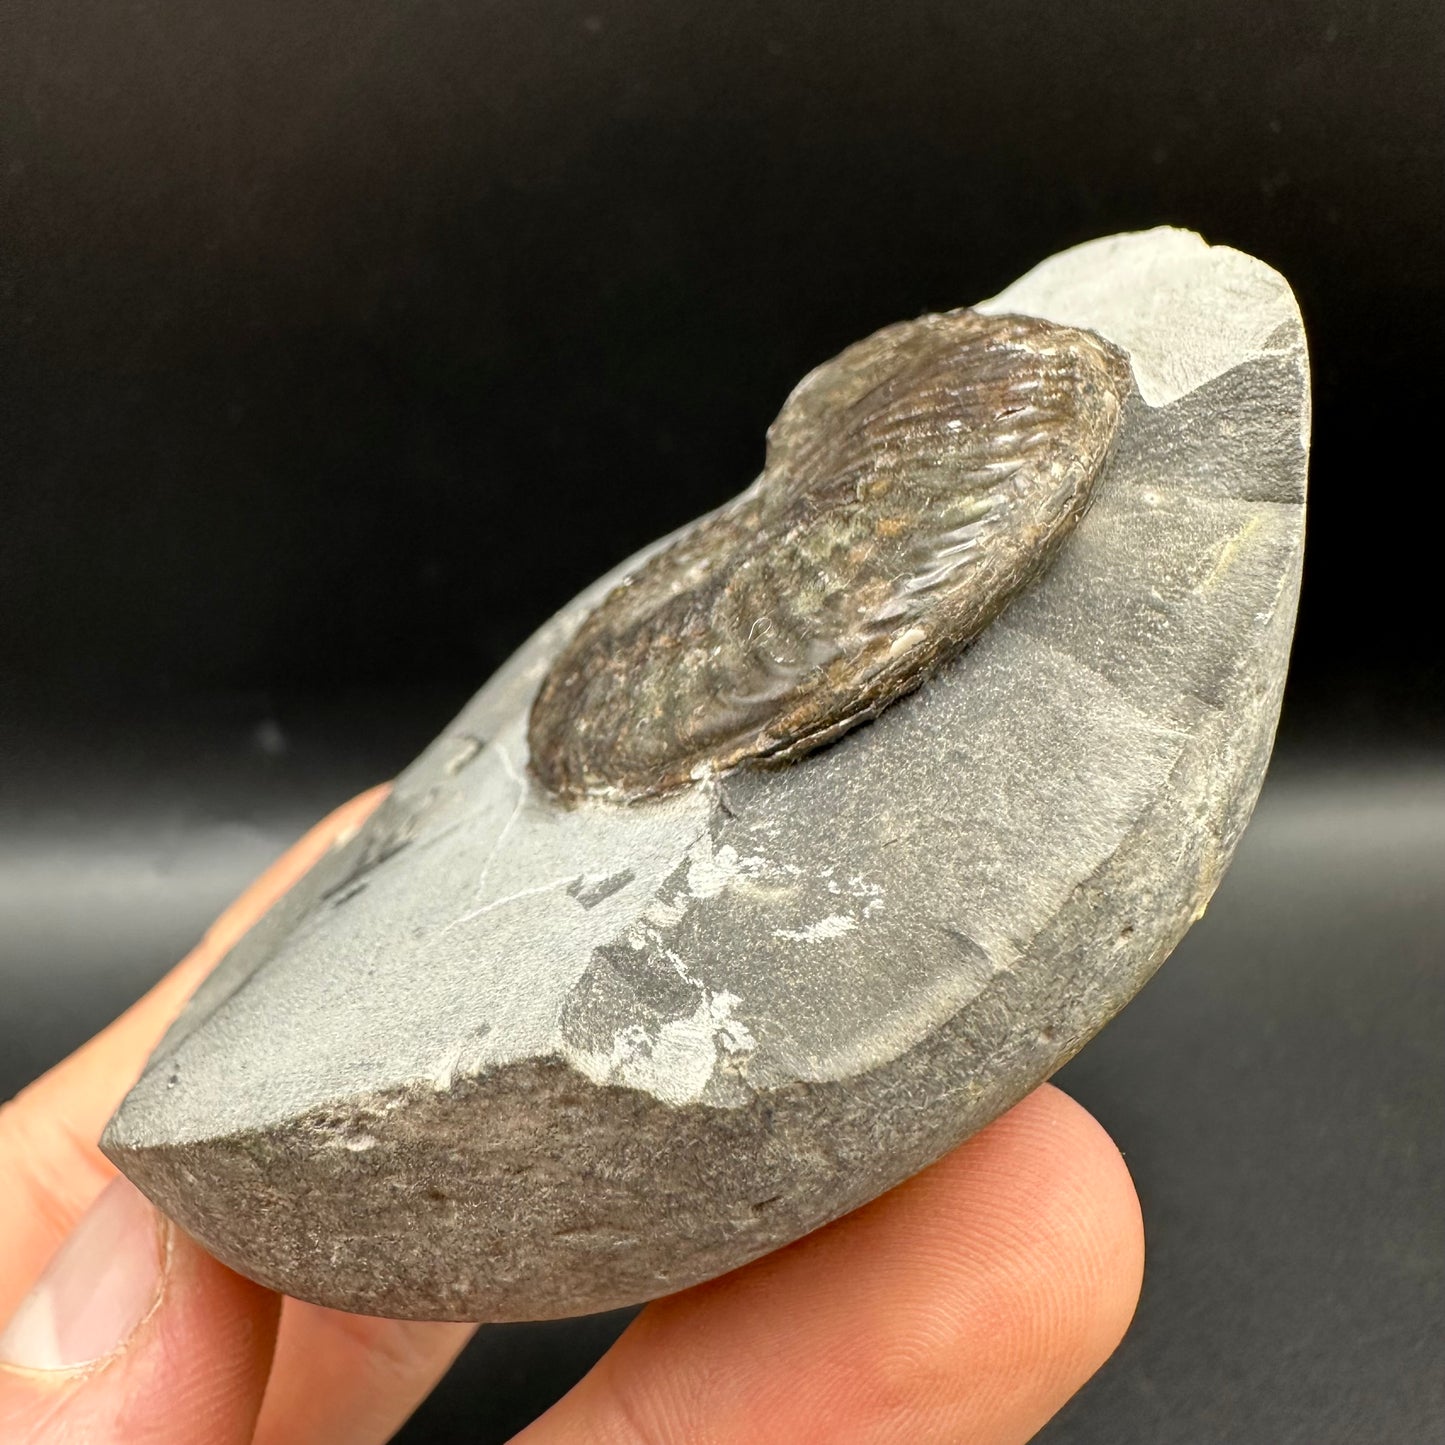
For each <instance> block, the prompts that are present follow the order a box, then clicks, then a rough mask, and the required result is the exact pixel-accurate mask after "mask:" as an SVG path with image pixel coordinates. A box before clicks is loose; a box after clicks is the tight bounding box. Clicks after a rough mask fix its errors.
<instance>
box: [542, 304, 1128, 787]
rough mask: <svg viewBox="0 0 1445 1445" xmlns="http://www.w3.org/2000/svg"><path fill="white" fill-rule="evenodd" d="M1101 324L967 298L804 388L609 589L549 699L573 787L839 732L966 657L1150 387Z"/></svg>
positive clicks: (546, 751)
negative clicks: (1132, 404)
mask: <svg viewBox="0 0 1445 1445" xmlns="http://www.w3.org/2000/svg"><path fill="white" fill-rule="evenodd" d="M1130 384H1131V383H1130V373H1129V364H1128V361H1127V360H1126V359H1125V357H1124V356H1123V354H1122V353H1121V352H1120V351H1118V350H1117V349H1116V348H1115V347H1113V346H1111V345H1110V344H1109V343H1108V342H1105V341H1103V340H1101V339H1100V338H1099V337H1097V336H1095V335H1093V334H1092V333H1090V332H1086V331H1080V330H1076V329H1074V328H1073V327H1068V326H1058V325H1054V324H1052V323H1050V322H1047V321H1041V320H1037V319H1034V318H1031V317H1021V316H984V315H981V314H979V313H978V312H974V311H953V312H949V313H948V314H946V315H941V316H924V317H921V318H920V319H918V320H916V321H908V322H903V323H901V324H900V325H896V326H890V327H888V328H886V329H885V330H883V331H879V332H877V333H876V334H875V335H873V336H870V337H868V338H867V339H866V340H864V341H860V342H858V343H857V344H856V345H854V346H850V347H849V348H848V349H847V350H846V351H844V352H843V353H842V354H841V355H839V356H837V357H835V358H834V359H833V360H832V361H830V362H827V363H826V364H825V365H823V366H821V367H819V368H818V369H817V370H816V371H814V372H812V373H811V374H810V375H809V376H808V377H806V378H805V379H804V380H803V382H802V383H801V384H800V385H799V386H798V387H797V389H796V390H795V391H794V392H793V394H792V396H791V397H789V399H788V401H787V404H786V405H785V406H784V407H783V410H782V412H781V414H780V415H779V416H778V419H777V420H776V421H775V422H774V423H773V425H772V427H771V429H770V430H769V433H768V454H767V465H766V467H765V469H764V471H763V474H762V476H761V477H760V478H759V479H758V481H757V482H756V483H755V484H754V486H753V487H751V488H750V489H749V490H748V491H747V492H745V493H744V494H743V495H742V496H741V497H739V498H738V499H737V500H736V501H734V502H733V503H731V504H730V505H728V506H727V507H724V508H723V509H722V510H721V511H718V512H715V513H713V514H712V515H711V516H710V517H707V518H705V519H703V520H702V521H701V522H699V523H697V524H696V525H695V526H693V527H691V528H689V529H688V531H687V532H686V533H684V534H683V535H682V536H681V537H679V538H678V539H677V540H676V541H675V542H674V543H673V544H672V545H671V546H670V547H668V548H666V549H665V550H664V551H662V552H661V553H659V554H658V555H656V556H654V557H653V558H652V559H651V560H649V561H648V562H647V563H645V564H644V565H643V566H642V567H641V568H640V569H639V570H638V571H637V572H636V573H635V574H633V575H632V576H631V577H629V578H628V579H627V580H626V581H624V582H623V583H622V584H621V585H620V586H618V587H616V588H614V589H613V591H612V592H611V593H610V594H609V595H608V596H607V597H606V598H605V599H604V600H603V602H602V603H601V604H600V605H599V606H598V607H597V608H596V610H595V611H593V612H592V613H591V615H590V616H589V617H588V618H587V619H586V620H585V621H584V622H583V624H582V627H581V629H580V630H579V631H578V633H577V634H576V636H575V637H574V638H573V640H572V641H571V643H570V645H569V646H567V647H566V648H565V649H564V650H563V651H562V653H561V655H560V656H559V657H558V658H557V661H556V662H555V664H554V665H553V667H552V668H551V670H550V672H549V673H548V676H547V678H546V680H545V681H544V683H543V685H542V687H541V689H540V690H539V692H538V694H537V698H536V702H535V705H534V706H533V709H532V715H531V727H530V743H531V758H532V766H533V769H534V771H535V772H536V774H537V776H538V777H539V778H540V780H541V781H542V782H543V783H544V784H545V785H546V786H547V787H548V788H549V789H550V790H551V791H552V792H553V793H554V794H557V795H559V796H560V797H563V798H568V799H577V798H582V797H585V796H589V795H601V796H611V797H619V798H636V797H643V796H648V795H652V794H657V793H663V792H669V791H672V790H674V789H676V788H678V787H681V786H683V785H684V784H686V783H687V782H689V781H690V780H692V779H694V778H697V777H700V776H704V775H707V774H709V773H716V772H724V771H727V770H729V769H731V768H735V767H737V766H739V765H740V764H743V763H747V762H783V761H787V760H790V759H792V758H795V757H797V756H799V755H800V754H803V753H806V752H808V751H810V750H811V749H813V748H816V747H819V746H820V745H822V744H824V743H827V742H829V741H831V740H832V739H834V738H836V737H837V736H838V735H839V734H841V733H842V732H844V731H846V730H847V729H848V728H850V727H853V726H854V725H856V724H857V723H860V722H863V721H865V720H866V719H868V718H871V717H873V716H875V715H876V714H877V713H878V712H879V711H880V710H881V709H882V708H884V707H886V706H887V705H888V704H889V703H890V702H892V701H893V700H894V699H895V698H897V697H899V696H901V695H902V694H904V693H906V692H909V691H911V690H912V689H913V688H915V687H917V686H918V685H919V684H920V683H921V682H922V681H923V680H924V678H926V677H927V676H928V674H929V672H930V671H931V670H932V669H933V668H935V667H936V666H937V665H938V664H939V663H940V662H942V661H944V660H946V659H947V658H949V657H951V656H953V655H954V654H956V653H957V652H958V651H960V650H961V649H962V648H964V647H966V646H967V645H968V644H969V643H970V642H971V641H972V640H973V639H974V638H975V637H976V636H977V635H978V634H979V632H980V631H982V629H983V628H984V627H986V626H987V625H988V624H989V623H990V622H991V621H992V620H993V619H994V617H996V616H997V615H998V613H999V612H1000V611H1001V610H1002V609H1003V608H1004V607H1005V606H1006V605H1007V604H1008V602H1009V601H1010V600H1011V599H1012V598H1013V597H1014V596H1015V595H1016V594H1017V593H1018V592H1019V591H1020V589H1022V588H1023V587H1025V586H1026V585H1027V584H1028V583H1029V582H1030V581H1031V580H1032V579H1033V578H1034V577H1035V576H1036V575H1037V574H1038V573H1039V572H1040V571H1041V570H1042V569H1043V568H1044V567H1045V566H1046V565H1047V563H1048V561H1049V559H1050V558H1051V557H1052V556H1053V554H1054V552H1055V551H1056V550H1057V548H1058V546H1059V544H1060V543H1061V542H1062V541H1063V539H1064V538H1065V537H1066V536H1067V535H1068V533H1069V531H1070V530H1071V529H1072V528H1073V525H1074V523H1075V522H1076V521H1077V520H1078V519H1079V517H1080V515H1082V513H1083V511H1084V509H1085V508H1086V507H1087V505H1088V503H1089V499H1090V496H1091V494H1092V491H1093V486H1094V483H1095V481H1096V479H1097V478H1098V476H1099V473H1100V471H1101V469H1102V467H1103V464H1104V462H1105V460H1106V459H1107V457H1108V455H1109V452H1110V449H1111V448H1112V446H1113V442H1114V438H1115V434H1116V432H1117V429H1118V425H1119V416H1120V411H1121V408H1122V405H1123V401H1124V398H1125V396H1126V395H1127V393H1128V390H1129V387H1130Z"/></svg>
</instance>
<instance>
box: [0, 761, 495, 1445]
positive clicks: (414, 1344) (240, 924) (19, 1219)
mask: <svg viewBox="0 0 1445 1445" xmlns="http://www.w3.org/2000/svg"><path fill="white" fill-rule="evenodd" d="M386 791H387V790H386V789H385V788H384V787H383V788H375V789H372V790H371V791H370V792H368V793H365V794H363V795H362V796H360V797H358V798H356V799H353V800H352V802H350V803H348V804H346V805H345V806H344V807H342V808H340V809H338V810H337V811H336V812H334V813H333V814H331V816H330V817H328V818H327V819H326V820H325V821H323V822H322V823H320V824H318V825H317V826H316V827H315V828H313V829H312V830H311V832H309V833H308V834H307V835H306V836H305V837H304V838H303V839H302V840H301V841H300V842H299V843H297V844H296V845H295V847H293V848H292V849H291V850H290V851H289V852H288V853H286V855H285V856H284V857H282V858H281V859H279V860H278V861H277V862H276V863H275V864H273V865H272V867H271V868H270V869H268V870H267V872H266V873H265V874H263V875H262V877H261V878H259V879H258V880H257V881H256V882H255V883H254V884H252V886H251V887H250V888H249V889H248V890H247V891H246V892H245V893H244V894H243V895H242V896H241V897H240V898H239V899H237V901H236V902H235V903H234V904H233V905H232V906H231V907H230V908H229V909H227V910H226V912H225V913H224V914H222V916H221V917H220V918H219V919H218V920H217V921H216V923H215V924H214V925H213V926H212V928H211V929H210V930H209V932H208V933H207V934H206V937H205V939H204V940H203V941H202V942H201V944H200V945H199V946H198V947H197V948H196V949H195V950H194V951H193V952H192V953H191V954H190V956H189V957H187V958H186V959H185V960H184V961H183V962H182V963H181V964H179V965H178V966H177V967H176V968H175V969H174V970H173V971H172V972H171V973H170V974H169V975H167V977H166V978H164V979H162V980H161V982H160V983H158V984H157V985H156V986H155V988H153V989H152V990H151V991H150V993H148V994H147V995H146V996H145V997H144V998H143V999H142V1000H141V1001H140V1002H139V1003H137V1004H136V1005H135V1006H134V1007H132V1008H131V1009H130V1010H129V1011H127V1012H126V1013H125V1014H124V1015H122V1016H121V1018H119V1019H117V1020H116V1022H115V1023H113V1024H112V1025H111V1026H110V1027H109V1028H107V1029H106V1030H105V1031H104V1032H103V1033H101V1034H99V1035H97V1036H96V1037H95V1038H94V1039H92V1040H91V1041H90V1042H89V1043H88V1044H86V1045H85V1046H84V1047H83V1048H81V1049H80V1050H78V1051H77V1052H76V1053H75V1054H73V1055H71V1056H70V1058H68V1059H66V1060H65V1061H64V1062H63V1063H61V1064H59V1065H57V1066H56V1067H55V1068H54V1069H52V1070H51V1071H50V1072H49V1073H48V1074H46V1075H45V1076H44V1077H43V1078H42V1079H40V1080H39V1081H37V1082H36V1083H35V1084H33V1085H31V1086H30V1088H29V1089H27V1090H25V1091H24V1093H22V1094H21V1095H19V1096H18V1097H17V1098H16V1099H15V1100H13V1101H12V1102H11V1103H10V1104H9V1105H7V1106H6V1107H5V1108H4V1109H3V1110H0V1177H3V1178H4V1179H5V1180H6V1186H7V1187H6V1189H5V1190H3V1191H0V1239H3V1240H4V1241H5V1249H4V1250H0V1321H3V1320H4V1319H5V1318H7V1317H8V1315H9V1314H10V1312H11V1310H12V1309H14V1308H15V1306H16V1304H17V1303H18V1302H19V1300H20V1297H21V1296H22V1294H23V1293H24V1292H25V1290H26V1289H27V1288H28V1287H29V1286H30V1284H31V1283H32V1282H33V1281H34V1280H35V1278H36V1277H37V1276H38V1275H39V1274H40V1272H41V1270H42V1269H43V1268H44V1267H45V1263H46V1261H47V1260H48V1259H49V1258H50V1257H51V1256H52V1254H54V1252H55V1250H56V1249H57V1248H58V1247H59V1246H60V1244H61V1242H62V1241H63V1240H64V1239H65V1238H66V1236H67V1235H68V1234H69V1233H70V1231H71V1229H72V1228H73V1227H74V1225H75V1223H76V1221H77V1220H78V1219H79V1218H80V1217H81V1216H82V1214H84V1212H85V1210H86V1209H87V1207H88V1206H89V1205H90V1204H91V1203H92V1201H93V1200H94V1199H95V1198H96V1196H97V1195H98V1194H99V1193H100V1192H101V1190H102V1189H103V1188H104V1187H105V1185H106V1184H107V1182H108V1181H109V1180H110V1179H111V1178H112V1177H113V1176H114V1172H115V1171H114V1168H113V1167H112V1166H111V1164H110V1163H109V1161H108V1160H106V1159H105V1158H104V1156H103V1155H101V1153H100V1151H99V1150H98V1149H97V1148H96V1147H95V1140H96V1139H97V1138H98V1137H99V1135H100V1132H101V1130H102V1129H103V1127H104V1125H105V1121H106V1120H107V1119H108V1118H109V1117H110V1115H111V1114H112V1113H113V1112H114V1109H115V1107H116V1105H117V1104H118V1103H119V1102H120V1099H121V1096H122V1095H123V1094H124V1093H125V1091H126V1089H128V1088H129V1087H130V1084H131V1082H132V1081H133V1080H134V1079H135V1077H136V1075H137V1074H138V1073H139V1071H140V1069H141V1066H142V1065H143V1064H144V1062H145V1059H146V1056H147V1055H148V1054H149V1053H150V1051H151V1049H152V1048H153V1047H154V1046H155V1044H156V1043H157V1042H158V1040H159V1038H160V1036H161V1034H162V1033H163V1032H164V1030H165V1028H166V1026H167V1025H168V1024H169V1023H170V1021H171V1020H172V1019H173V1018H174V1017H175V1015H176V1014H177V1013H178V1012H179V1010H180V1007H181V1005H182V1004H183V1003H184V1001H185V999H186V998H187V997H188V996H189V995H190V993H191V992H192V990H193V989H194V988H195V986H196V984H197V983H199V982H200V980H201V979H202V978H203V977H204V976H205V974H206V973H207V972H209V970H210V969H211V968H212V967H214V966H215V964H216V962H217V961H218V960H219V959H220V958H221V957H222V956H223V955H224V954H225V953H226V951H227V950H228V949H229V948H230V947H231V945H232V944H233V943H234V942H235V941H236V940H237V939H238V938H239V937H240V936H241V935H242V934H243V933H244V932H245V931H246V930H247V929H248V928H249V927H250V926H251V924H252V923H254V922H255V921H256V919H257V918H259V917H260V916H261V914H263V913H264V912H265V911H266V910H267V909H268V908H270V906H271V905H272V904H273V903H274V902H275V901H276V900H277V899H278V898H279V897H280V896H281V895H282V894H283V893H284V892H285V891H286V890H287V889H288V888H289V887H290V886H291V885H292V884H293V883H294V882H295V881H296V880H297V879H298V878H300V877H301V876H302V875H303V874H304V873H305V872H306V871H307V869H309V868H310V867H311V866H312V865H313V864H314V863H315V862H316V861H317V860H318V859H319V858H320V857H321V856H322V855H323V854H324V853H325V852H326V851H327V850H328V849H330V848H332V847H334V846H336V845H337V844H339V843H340V842H342V841H344V840H345V839H346V838H347V837H349V836H350V835H351V834H352V833H354V832H355V830H356V829H357V828H359V827H360V826H361V824H362V822H364V821H365V819H366V817H367V815H368V814H369V813H370V812H371V810H372V809H373V808H375V807H376V805H377V804H378V803H379V802H380V801H381V799H382V797H383V796H384V795H385V793H386ZM218 1268H219V1266H218ZM469 1333H470V1331H469V1330H468V1329H467V1327H465V1326H456V1325H440V1324H417V1323H413V1322H403V1321H396V1320H371V1319H363V1318H361V1317H359V1316H353V1315H345V1314H341V1313H339V1312H338V1311H334V1310H324V1309H320V1308H318V1307H316V1306H313V1305H307V1304H304V1303H302V1302H301V1301H298V1300H287V1301H286V1302H285V1307H284V1319H283V1325H282V1331H281V1338H280V1343H279V1347H278V1349H277V1352H276V1360H275V1363H274V1366H273V1369H272V1381H271V1387H270V1390H269V1392H268V1396H267V1402H266V1406H265V1410H264V1413H263V1418H262V1420H261V1423H260V1425H259V1426H258V1432H259V1433H258V1439H260V1440H261V1441H263V1442H265V1441H271V1442H275V1445H282V1442H290V1441H293V1440H307V1441H327V1442H343V1441H344V1442H347V1445H352V1442H356V1445H369V1442H371V1441H378V1442H379V1441H383V1440H386V1439H387V1438H389V1436H390V1435H391V1434H392V1433H394V1431H395V1429H396V1428H397V1426H398V1425H399V1424H400V1423H401V1422H402V1421H403V1420H404V1419H405V1418H406V1416H407V1415H408V1414H410V1412H411V1411H412V1410H413V1409H415V1408H416V1405H417V1403H418V1402H419V1401H420V1400H421V1399H422V1398H423V1397H424V1396H425V1394H426V1393H427V1391H428V1390H430V1389H431V1387H432V1386H433V1385H434V1384H435V1382H436V1380H437V1379H438V1378H439V1377H440V1376H441V1375H442V1374H443V1373H444V1372H445V1370H446V1368H447V1366H448V1365H449V1364H450V1363H451V1361H452V1359H453V1357H454V1356H455V1354H456V1352H457V1351H458V1350H459V1349H460V1348H461V1346H462V1344H463V1343H464V1342H465V1340H466V1338H467V1335H468V1334H469ZM3 1438H7V1437H5V1436H3V1435H0V1439H3Z"/></svg>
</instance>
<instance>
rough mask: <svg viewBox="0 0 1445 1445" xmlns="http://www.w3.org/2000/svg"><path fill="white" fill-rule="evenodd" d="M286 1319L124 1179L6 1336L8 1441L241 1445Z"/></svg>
mask: <svg viewBox="0 0 1445 1445" xmlns="http://www.w3.org/2000/svg"><path fill="white" fill-rule="evenodd" d="M279 1310H280V1298H279V1296H277V1295H274V1294H272V1293H270V1291H268V1290H264V1289H262V1288H261V1287H260V1286H259V1285H255V1284H252V1283H251V1282H250V1281H249V1280H244V1279H242V1278H241V1277H240V1275H237V1274H233V1273H232V1272H231V1271H230V1270H228V1269H227V1268H226V1267H225V1266H224V1265H222V1264H219V1263H218V1262H217V1261H216V1260H214V1259H212V1258H211V1257H210V1256H209V1255H208V1254H206V1253H205V1252H204V1251H203V1250H202V1249H201V1248H200V1247H199V1246H198V1245H196V1244H194V1243H192V1241H191V1240H190V1239H189V1238H187V1236H186V1235H185V1234H183V1233H182V1232H181V1231H180V1230H179V1229H177V1228H176V1227H175V1226H174V1225H173V1224H171V1223H170V1222H169V1221H167V1220H165V1219H163V1218H162V1217H161V1216H160V1215H159V1214H158V1213H157V1212H156V1211H155V1210H154V1209H153V1208H152V1207H151V1205H150V1204H149V1203H148V1202H147V1201H146V1200H145V1198H144V1197H143V1196H142V1195H141V1194H140V1193H139V1192H138V1191H137V1190H136V1189H135V1188H134V1187H133V1186H132V1185H131V1184H129V1183H128V1182H127V1181H126V1180H124V1179H116V1180H115V1181H114V1182H113V1183H111V1184H109V1185H108V1186H107V1187H106V1189H105V1190H104V1192H103V1193H102V1194H101V1195H100V1197H99V1198H98V1199H97V1200H96V1202H95V1203H94V1204H93V1205H92V1206H91V1208H90V1210H89V1211H88V1212H87V1213H86V1214H85V1215H84V1216H83V1217H82V1219H81V1221H80V1223H79V1224H78V1225H76V1227H75V1230H74V1231H73V1232H72V1234H71V1235H70V1237H69V1238H68V1239H67V1240H66V1241H65V1243H64V1244H63V1245H61V1247H60V1249H59V1251H58V1252H57V1253H56V1255H55V1257H54V1258H53V1259H52V1260H51V1262H50V1264H49V1265H48V1267H47V1268H46V1270H45V1273H44V1274H43V1275H41V1277H40V1279H39V1281H38V1282H37V1283H36V1285H35V1287H34V1289H32V1290H31V1292H30V1294H29V1296H28V1297H27V1298H26V1299H25V1300H24V1302H23V1303H22V1304H21V1306H20V1308H19V1310H18V1311H17V1313H16V1315H15V1317H14V1319H12V1320H11V1322H10V1324H9V1326H8V1327H7V1328H6V1329H5V1330H4V1332H3V1334H0V1439H3V1440H5V1441H7V1442H14V1445H52V1442H60V1441H66V1440H84V1441H86V1442H87V1445H120V1442H124V1445H161V1442H164V1445H244V1442H247V1441H249V1440H250V1439H251V1434H252V1431H253V1429H254V1428H255V1423H256V1415H257V1413H258V1411H259V1410H260V1408H261V1396H262V1394H263V1392H264V1391H265V1388H266V1375H267V1372H268V1370H269V1369H270V1365H271V1351H272V1348H273V1346H274V1345H275V1340H276V1322H277V1317H278V1314H279Z"/></svg>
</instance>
